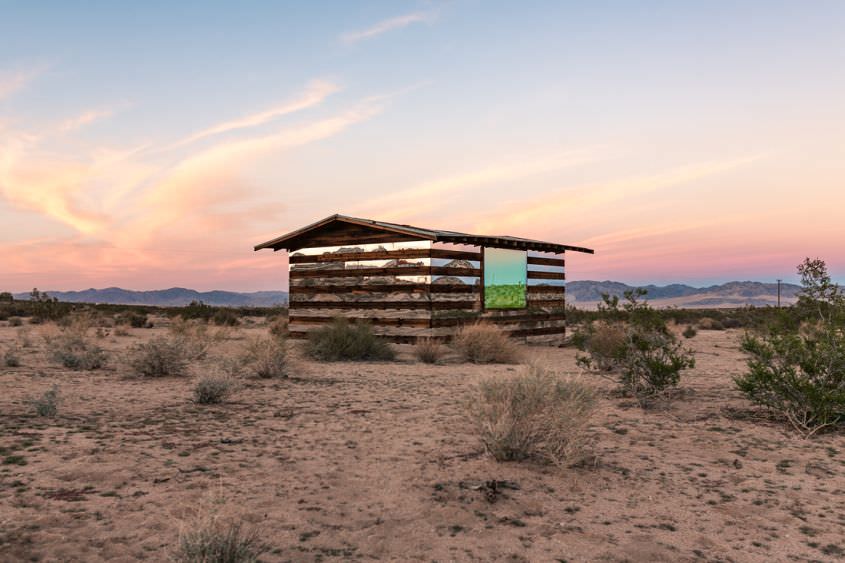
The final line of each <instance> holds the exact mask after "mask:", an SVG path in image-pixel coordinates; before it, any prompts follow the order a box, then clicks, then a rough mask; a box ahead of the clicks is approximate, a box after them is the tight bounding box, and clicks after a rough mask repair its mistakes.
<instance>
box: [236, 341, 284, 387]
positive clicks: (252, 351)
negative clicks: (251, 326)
mask: <svg viewBox="0 0 845 563" xmlns="http://www.w3.org/2000/svg"><path fill="white" fill-rule="evenodd" d="M242 361H243V364H244V365H245V366H246V368H247V370H248V371H249V372H250V373H252V374H253V375H255V376H256V377H260V378H262V379H269V378H273V377H287V345H286V342H285V340H284V339H281V338H274V337H272V336H263V337H257V338H253V339H252V340H249V341H248V342H247V345H246V352H245V353H244V355H243V358H242Z"/></svg>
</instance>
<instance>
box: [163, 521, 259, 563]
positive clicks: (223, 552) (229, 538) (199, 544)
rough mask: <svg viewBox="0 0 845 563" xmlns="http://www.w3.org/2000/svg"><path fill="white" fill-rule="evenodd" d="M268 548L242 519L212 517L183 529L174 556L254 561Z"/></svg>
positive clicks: (197, 562)
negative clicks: (243, 523)
mask: <svg viewBox="0 0 845 563" xmlns="http://www.w3.org/2000/svg"><path fill="white" fill-rule="evenodd" d="M265 551H266V548H265V547H264V546H263V545H262V544H261V542H260V541H259V538H258V534H257V533H256V532H254V531H245V530H244V528H243V525H242V524H241V523H240V522H228V523H224V522H222V521H221V520H219V519H218V518H216V517H211V518H206V519H204V520H201V521H198V522H197V523H195V524H194V525H193V526H192V528H191V529H189V530H183V531H182V532H181V533H180V535H179V545H178V548H177V550H176V553H175V554H174V556H173V559H174V560H175V561H177V562H179V563H254V562H257V561H258V557H259V556H260V555H261V554H262V553H264V552H265Z"/></svg>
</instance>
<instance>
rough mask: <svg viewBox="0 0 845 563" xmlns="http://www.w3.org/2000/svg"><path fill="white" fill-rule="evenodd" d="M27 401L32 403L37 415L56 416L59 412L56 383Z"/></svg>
mask: <svg viewBox="0 0 845 563" xmlns="http://www.w3.org/2000/svg"><path fill="white" fill-rule="evenodd" d="M29 402H30V404H31V405H32V408H33V409H35V412H36V414H38V416H48V417H53V416H56V415H57V414H58V412H59V402H60V397H59V387H58V385H53V387H51V388H50V390H48V391H45V392H44V394H43V395H41V397H39V398H37V399H30V401H29Z"/></svg>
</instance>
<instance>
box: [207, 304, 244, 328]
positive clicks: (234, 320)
mask: <svg viewBox="0 0 845 563" xmlns="http://www.w3.org/2000/svg"><path fill="white" fill-rule="evenodd" d="M211 322H213V323H214V324H216V325H217V326H238V325H239V324H241V320H240V317H238V314H237V313H236V312H235V311H233V310H232V309H227V308H225V307H221V308H220V309H218V310H217V312H215V313H214V315H212V317H211Z"/></svg>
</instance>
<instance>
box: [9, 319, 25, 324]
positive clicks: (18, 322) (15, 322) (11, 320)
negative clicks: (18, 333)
mask: <svg viewBox="0 0 845 563" xmlns="http://www.w3.org/2000/svg"><path fill="white" fill-rule="evenodd" d="M22 324H23V320H21V318H20V317H9V326H21V325H22Z"/></svg>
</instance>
